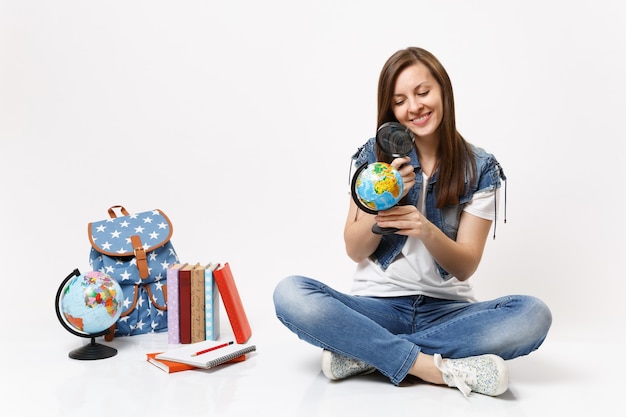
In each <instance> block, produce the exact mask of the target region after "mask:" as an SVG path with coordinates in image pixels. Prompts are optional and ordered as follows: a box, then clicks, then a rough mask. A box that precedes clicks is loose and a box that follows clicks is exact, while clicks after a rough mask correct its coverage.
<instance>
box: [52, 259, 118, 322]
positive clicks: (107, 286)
mask: <svg viewBox="0 0 626 417" xmlns="http://www.w3.org/2000/svg"><path fill="white" fill-rule="evenodd" d="M122 301H123V293H122V287H120V285H119V283H118V282H117V281H115V280H114V279H113V278H111V277H110V276H109V275H107V274H104V273H102V272H99V271H91V272H87V273H85V274H81V275H78V276H75V277H73V278H72V279H70V280H69V281H68V282H67V284H66V285H65V287H64V288H63V291H62V292H61V297H60V307H61V312H62V314H63V317H64V319H65V321H66V322H67V323H68V324H69V325H70V326H71V327H72V328H73V329H75V330H76V331H78V332H80V333H85V334H96V333H100V332H103V331H105V330H107V329H108V328H109V327H111V326H112V325H113V324H114V323H115V322H116V321H117V319H119V317H120V315H121V314H122Z"/></svg>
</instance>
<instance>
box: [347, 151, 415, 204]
mask: <svg viewBox="0 0 626 417" xmlns="http://www.w3.org/2000/svg"><path fill="white" fill-rule="evenodd" d="M354 183H355V189H354V190H353V191H354V194H353V196H354V197H355V202H356V203H357V205H360V206H361V208H362V209H364V210H365V211H367V210H372V211H380V210H387V209H390V208H391V207H393V206H394V205H396V204H397V203H398V202H399V201H400V199H401V198H402V193H403V192H404V183H403V182H402V176H401V175H400V172H399V171H398V170H397V169H395V168H393V167H392V166H391V165H389V164H387V163H385V162H374V163H371V164H369V165H366V166H365V167H363V168H361V171H360V172H359V174H358V176H357V177H356V181H355V182H354Z"/></svg>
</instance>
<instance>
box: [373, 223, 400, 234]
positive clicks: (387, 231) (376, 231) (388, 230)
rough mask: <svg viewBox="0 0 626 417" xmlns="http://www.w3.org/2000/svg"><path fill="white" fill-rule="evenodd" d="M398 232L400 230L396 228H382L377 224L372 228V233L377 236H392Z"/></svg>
mask: <svg viewBox="0 0 626 417" xmlns="http://www.w3.org/2000/svg"><path fill="white" fill-rule="evenodd" d="M398 230H400V229H398V228H395V227H380V226H379V225H377V224H375V225H374V226H372V233H374V234H377V235H392V234H394V233H396V232H397V231H398Z"/></svg>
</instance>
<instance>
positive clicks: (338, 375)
mask: <svg viewBox="0 0 626 417" xmlns="http://www.w3.org/2000/svg"><path fill="white" fill-rule="evenodd" d="M375 370H376V369H375V368H374V367H373V366H370V365H368V364H366V363H365V362H363V361H360V360H357V359H352V358H348V357H347V356H343V355H340V354H338V353H334V352H331V351H330V350H326V349H324V351H323V352H322V372H323V373H324V375H326V378H328V379H332V380H333V381H336V380H338V379H344V378H348V377H350V376H355V375H364V374H370V373H372V372H374V371H375Z"/></svg>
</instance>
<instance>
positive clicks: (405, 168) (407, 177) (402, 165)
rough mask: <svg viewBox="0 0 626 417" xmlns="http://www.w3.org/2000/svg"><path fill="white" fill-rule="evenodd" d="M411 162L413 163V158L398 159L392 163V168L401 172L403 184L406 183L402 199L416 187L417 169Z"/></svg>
mask: <svg viewBox="0 0 626 417" xmlns="http://www.w3.org/2000/svg"><path fill="white" fill-rule="evenodd" d="M409 162H411V158H410V157H408V156H405V157H402V158H396V159H394V160H393V161H391V166H392V167H394V168H395V169H397V170H398V172H400V175H401V176H402V182H404V191H403V192H402V197H404V196H406V195H407V193H408V192H409V190H410V189H411V187H413V186H414V185H415V169H414V168H413V165H411V164H410V163H409Z"/></svg>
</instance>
